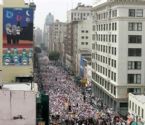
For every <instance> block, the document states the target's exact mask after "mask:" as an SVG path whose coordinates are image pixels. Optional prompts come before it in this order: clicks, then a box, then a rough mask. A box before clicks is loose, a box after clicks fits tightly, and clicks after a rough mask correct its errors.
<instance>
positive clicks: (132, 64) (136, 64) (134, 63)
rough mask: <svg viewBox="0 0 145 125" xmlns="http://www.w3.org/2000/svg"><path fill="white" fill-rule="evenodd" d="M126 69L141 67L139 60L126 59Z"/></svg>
mask: <svg viewBox="0 0 145 125" xmlns="http://www.w3.org/2000/svg"><path fill="white" fill-rule="evenodd" d="M128 69H129V70H131V69H133V70H136V69H141V61H128Z"/></svg>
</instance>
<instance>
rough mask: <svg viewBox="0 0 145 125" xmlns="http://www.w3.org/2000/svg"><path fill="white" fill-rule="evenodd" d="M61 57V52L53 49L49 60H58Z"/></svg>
mask: <svg viewBox="0 0 145 125" xmlns="http://www.w3.org/2000/svg"><path fill="white" fill-rule="evenodd" d="M59 57H60V54H59V52H56V51H52V52H50V53H49V60H52V61H58V59H59Z"/></svg>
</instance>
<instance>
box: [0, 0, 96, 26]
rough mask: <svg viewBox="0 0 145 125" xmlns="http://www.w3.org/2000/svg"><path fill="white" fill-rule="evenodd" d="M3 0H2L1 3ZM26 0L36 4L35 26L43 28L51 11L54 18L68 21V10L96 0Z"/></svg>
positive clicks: (90, 3)
mask: <svg viewBox="0 0 145 125" xmlns="http://www.w3.org/2000/svg"><path fill="white" fill-rule="evenodd" d="M1 1H2V0H0V3H1ZM24 1H25V2H29V1H33V2H34V3H35V4H36V11H35V16H34V26H35V27H36V28H37V27H39V28H41V29H43V27H44V22H45V18H46V16H47V15H48V13H49V12H51V13H52V14H53V15H54V19H55V20H56V19H58V20H60V21H62V22H65V21H66V13H67V11H68V10H70V9H72V8H75V7H76V6H77V4H78V3H79V2H80V3H82V4H85V5H92V3H93V1H94V0H24Z"/></svg>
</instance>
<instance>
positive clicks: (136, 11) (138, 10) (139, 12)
mask: <svg viewBox="0 0 145 125" xmlns="http://www.w3.org/2000/svg"><path fill="white" fill-rule="evenodd" d="M135 16H136V17H143V9H136V10H135Z"/></svg>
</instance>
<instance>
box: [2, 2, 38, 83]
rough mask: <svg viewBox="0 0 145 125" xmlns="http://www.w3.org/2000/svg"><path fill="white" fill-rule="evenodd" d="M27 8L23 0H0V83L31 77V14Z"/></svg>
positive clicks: (30, 10)
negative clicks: (1, 1) (0, 2)
mask: <svg viewBox="0 0 145 125" xmlns="http://www.w3.org/2000/svg"><path fill="white" fill-rule="evenodd" d="M31 5H35V4H31ZM31 5H30V4H25V2H24V0H13V1H10V0H3V3H2V4H1V5H0V27H1V29H0V41H1V44H0V50H1V51H0V57H1V59H0V75H1V81H0V82H4V83H7V82H15V81H16V77H18V76H19V78H21V77H26V76H28V77H32V76H33V63H32V55H33V11H34V10H33V8H31V7H32V6H31ZM30 6H31V7H30ZM33 7H35V6H33Z"/></svg>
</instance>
